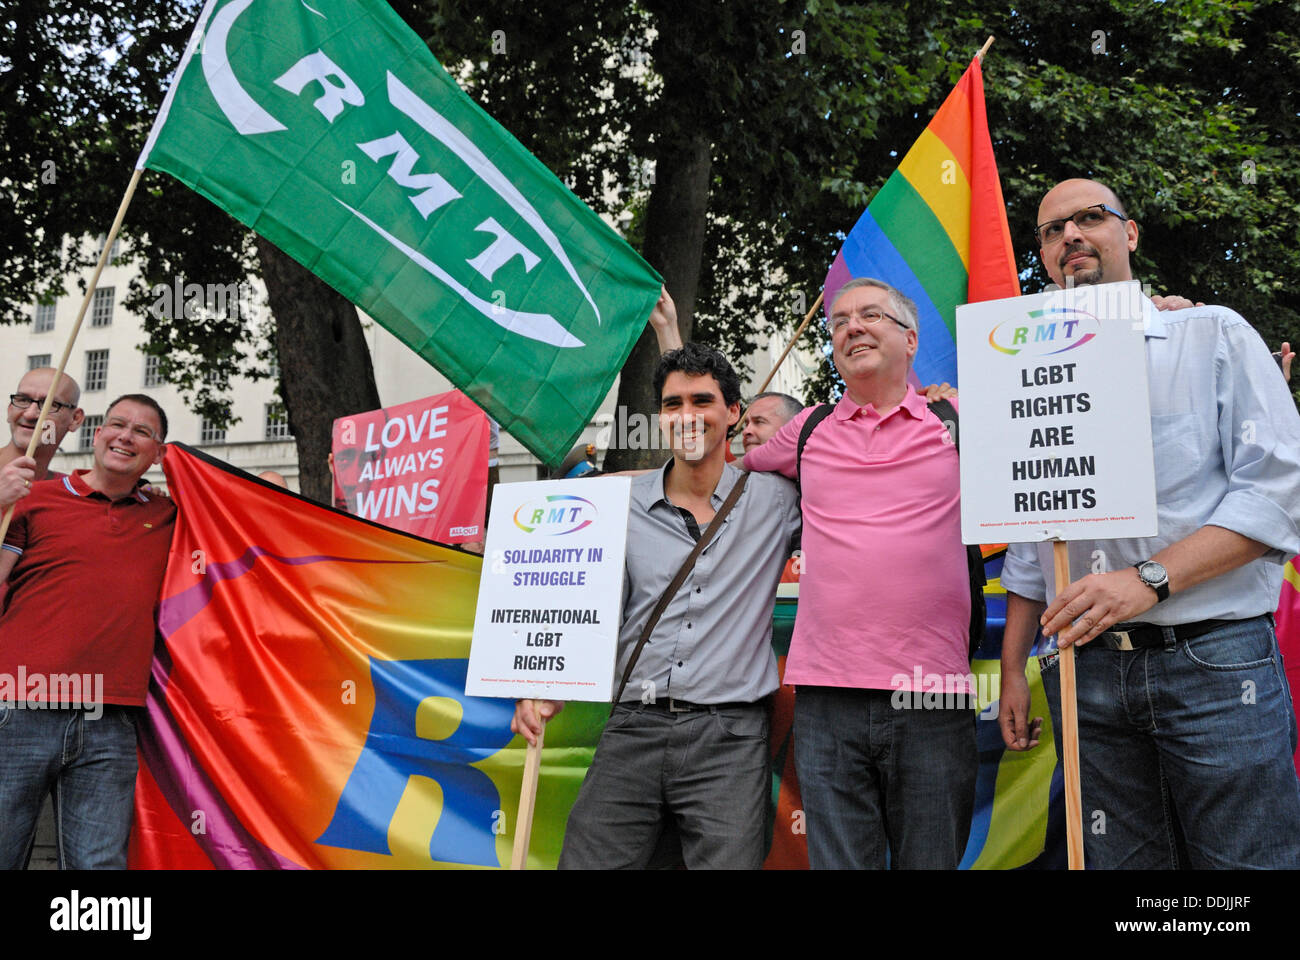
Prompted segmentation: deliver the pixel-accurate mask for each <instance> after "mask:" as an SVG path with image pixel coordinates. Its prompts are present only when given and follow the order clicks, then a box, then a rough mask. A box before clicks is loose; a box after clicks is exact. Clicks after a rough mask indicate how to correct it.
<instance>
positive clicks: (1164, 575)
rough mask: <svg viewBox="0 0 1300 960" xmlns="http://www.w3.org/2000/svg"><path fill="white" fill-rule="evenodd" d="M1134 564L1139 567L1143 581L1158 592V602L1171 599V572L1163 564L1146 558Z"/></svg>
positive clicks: (1139, 573) (1139, 575)
mask: <svg viewBox="0 0 1300 960" xmlns="http://www.w3.org/2000/svg"><path fill="white" fill-rule="evenodd" d="M1133 566H1135V567H1137V572H1138V577H1140V578H1141V580H1142V582H1143V583H1145V584H1146V585H1147V586H1148V587H1150V588H1151V589H1152V590H1154V591H1155V592H1156V603H1159V602H1160V601H1161V600H1168V599H1169V573H1168V571H1166V570H1165V568H1164V565H1163V564H1160V563H1156V562H1155V561H1154V560H1146V561H1144V562H1142V563H1135V564H1133Z"/></svg>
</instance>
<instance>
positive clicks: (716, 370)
mask: <svg viewBox="0 0 1300 960" xmlns="http://www.w3.org/2000/svg"><path fill="white" fill-rule="evenodd" d="M678 372H680V373H685V374H689V375H691V376H699V375H701V374H708V375H709V376H711V377H713V379H714V380H716V381H717V382H718V387H719V389H721V390H722V402H723V403H725V404H726V405H727V406H731V405H732V404H733V403H739V402H740V377H738V376H736V371H735V370H733V369H731V364H730V363H729V362H728V361H727V358H726V357H725V356H723V355H722V353H721V352H720V351H718V350H715V349H713V348H712V347H706V346H705V345H704V344H702V343H684V344H682V345H681V346H680V347H678V348H677V349H676V350H669V351H668V352H667V353H665V354H664V355H663V356H662V357H660V358H659V365H658V366H657V367H655V377H654V386H655V397H656V398H658V399H662V397H663V395H664V381H665V380H667V379H668V374H670V373H678Z"/></svg>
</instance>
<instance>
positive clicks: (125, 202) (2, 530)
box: [0, 169, 144, 542]
mask: <svg viewBox="0 0 1300 960" xmlns="http://www.w3.org/2000/svg"><path fill="white" fill-rule="evenodd" d="M142 173H144V170H142V169H137V170H136V171H135V173H133V174H132V175H131V182H130V183H129V184H127V187H126V193H125V194H123V195H122V202H121V203H120V204H118V207H117V216H116V217H115V218H114V219H113V226H112V228H111V229H110V230H109V231H108V236H107V237H105V238H104V249H103V250H101V251H99V262H98V263H97V264H95V272H94V274H93V275H92V276H91V278H90V283H89V284H88V285H87V287H86V296H85V297H84V298H82V301H81V309H80V310H79V311H77V322H76V323H74V324H73V325H72V332H71V333H69V334H68V342H67V343H66V344H65V345H64V347H63V356H62V357H60V358H59V365H58V367H57V368H56V369H55V372H54V380H53V382H52V383H51V384H50V392H49V393H47V394H46V395H45V403H43V404H42V405H41V412H40V416H38V417H37V418H36V426H35V428H34V429H33V430H32V439H31V442H30V443H28V444H27V453H26V454H25V455H26V456H28V457H30V456H33V455H34V454H35V453H36V448H37V447H38V446H40V443H41V431H42V429H43V428H44V426H45V421H46V419H47V418H48V417H49V415H50V404H52V403H53V402H54V397H55V395H56V394H57V393H58V392H59V384H60V383H61V382H62V381H63V369H64V367H66V366H67V365H68V357H69V356H71V355H72V345H73V344H74V343H76V341H77V334H78V333H80V332H81V321H82V320H84V319H86V311H87V310H88V309H89V308H90V301H91V298H92V297H94V295H95V287H96V286H98V284H99V275H100V274H101V273H103V272H104V265H105V264H106V263H108V255H109V252H110V251H111V250H112V249H113V241H114V240H116V239H117V232H118V231H119V230H121V229H122V220H123V219H124V218H125V217H126V208H127V207H129V206H130V205H131V198H132V197H133V196H135V186H136V184H138V183H139V182H140V174H142ZM17 505H18V504H16V503H11V504H9V508H8V509H7V510H5V515H4V519H3V520H0V542H3V541H4V537H5V534H6V533H8V532H9V522H10V521H11V520H12V519H13V516H14V507H16V506H17Z"/></svg>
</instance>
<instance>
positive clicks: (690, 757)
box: [559, 701, 772, 870]
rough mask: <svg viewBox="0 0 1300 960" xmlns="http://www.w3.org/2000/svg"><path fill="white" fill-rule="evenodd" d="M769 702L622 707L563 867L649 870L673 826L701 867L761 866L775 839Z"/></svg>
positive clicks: (689, 859) (604, 742) (603, 743)
mask: <svg viewBox="0 0 1300 960" xmlns="http://www.w3.org/2000/svg"><path fill="white" fill-rule="evenodd" d="M771 789H772V772H771V758H770V755H769V753H768V706H767V702H766V701H760V702H759V703H755V704H746V705H743V706H728V707H716V708H711V709H708V710H697V711H691V712H688V713H670V712H669V711H668V710H667V709H666V708H665V707H663V706H661V705H645V704H628V705H624V704H620V705H619V706H618V707H617V708H616V709H615V710H614V714H613V716H611V717H610V719H609V722H608V723H607V724H606V725H605V731H604V732H603V733H602V734H601V737H600V742H599V743H598V744H597V746H596V755H595V757H594V758H593V760H592V764H591V767H590V769H588V771H587V777H586V779H585V780H584V781H583V783H582V788H581V789H580V790H579V791H578V799H577V801H576V802H575V803H574V805H573V810H572V811H570V813H569V823H568V827H567V829H566V831H565V835H564V849H563V850H562V852H561V853H560V864H559V866H560V869H561V870H584V869H585V870H614V869H633V870H635V869H645V868H646V867H647V866H650V865H651V856H652V854H654V852H655V848H656V844H657V843H658V842H659V840H660V836H661V834H662V833H663V831H664V829H665V827H666V826H668V825H670V824H671V825H673V826H675V828H676V831H677V834H678V836H679V837H680V840H681V852H682V858H683V860H684V861H685V863H686V866H687V867H688V868H690V869H692V870H694V869H713V870H755V869H758V868H759V867H761V866H762V864H763V857H764V855H765V851H766V849H767V840H768V836H769V835H770V833H771V830H770V825H769V823H768V799H769V794H770V793H771Z"/></svg>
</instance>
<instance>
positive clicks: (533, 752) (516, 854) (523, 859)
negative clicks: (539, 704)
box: [510, 713, 546, 870]
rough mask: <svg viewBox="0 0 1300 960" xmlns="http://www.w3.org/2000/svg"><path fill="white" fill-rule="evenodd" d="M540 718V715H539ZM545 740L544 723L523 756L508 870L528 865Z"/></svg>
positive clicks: (543, 722) (544, 722)
mask: <svg viewBox="0 0 1300 960" xmlns="http://www.w3.org/2000/svg"><path fill="white" fill-rule="evenodd" d="M539 716H540V713H539ZM545 738H546V721H545V720H544V719H543V720H542V729H541V730H540V731H539V732H538V734H537V743H535V744H531V743H530V744H529V745H528V751H527V752H526V753H525V754H524V780H523V783H521V784H520V785H519V813H518V814H516V817H515V846H514V850H512V851H511V853H510V869H511V870H523V869H525V868H526V867H527V865H528V844H529V841H531V840H532V837H533V812H534V810H535V808H536V806H537V777H538V775H539V774H540V773H541V772H542V741H543V740H544V739H545Z"/></svg>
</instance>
